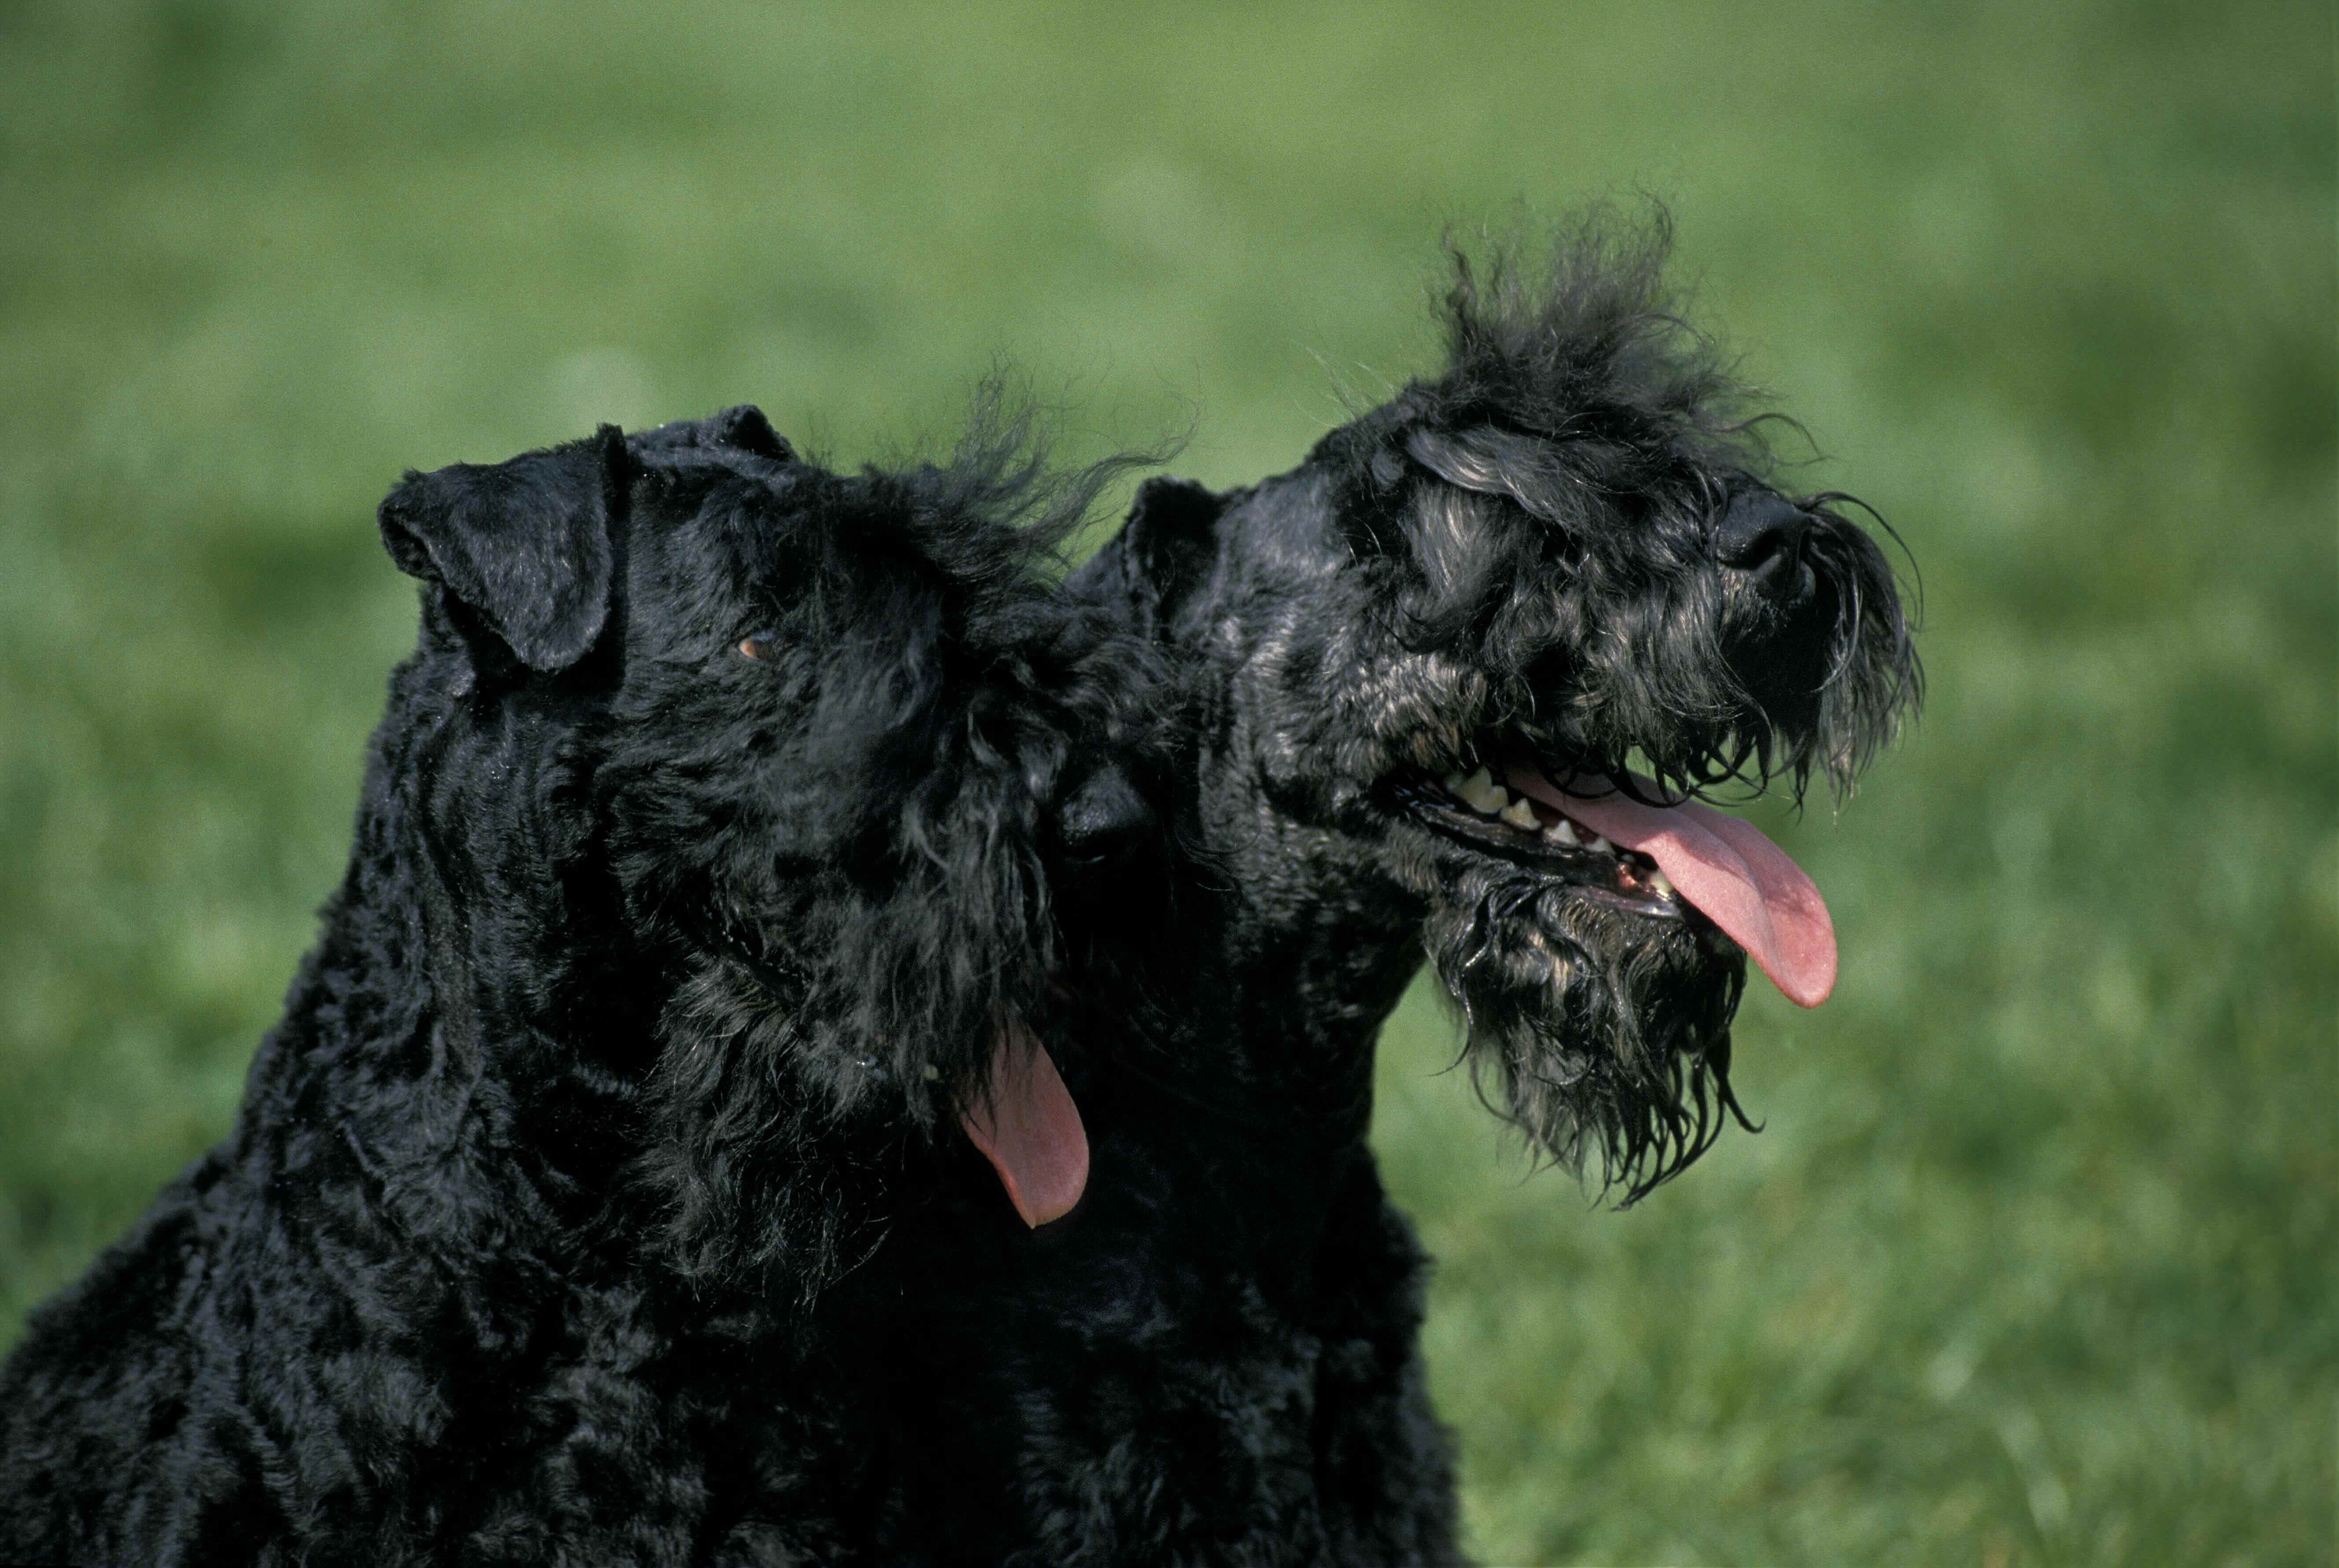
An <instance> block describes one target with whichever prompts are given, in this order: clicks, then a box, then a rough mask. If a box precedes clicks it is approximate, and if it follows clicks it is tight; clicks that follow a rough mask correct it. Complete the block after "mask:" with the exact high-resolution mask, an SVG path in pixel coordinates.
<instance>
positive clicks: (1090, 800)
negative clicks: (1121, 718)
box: [1056, 763, 1154, 871]
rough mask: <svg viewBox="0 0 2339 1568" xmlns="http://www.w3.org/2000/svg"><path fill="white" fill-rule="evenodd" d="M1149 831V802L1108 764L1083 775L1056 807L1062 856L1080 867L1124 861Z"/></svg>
mask: <svg viewBox="0 0 2339 1568" xmlns="http://www.w3.org/2000/svg"><path fill="white" fill-rule="evenodd" d="M1153 831H1154V815H1153V807H1152V805H1151V804H1150V803H1149V802H1148V801H1147V800H1146V798H1145V796H1144V794H1142V793H1141V792H1140V790H1139V789H1138V787H1137V786H1136V784H1133V783H1131V782H1130V777H1129V775H1128V774H1126V773H1123V772H1122V771H1121V770H1120V767H1119V766H1118V765H1117V764H1111V763H1107V764H1104V765H1102V766H1101V767H1099V768H1098V769H1097V770H1096V771H1095V772H1093V773H1091V774H1089V776H1088V777H1087V778H1086V779H1084V780H1082V781H1081V783H1080V784H1079V785H1077V786H1076V787H1075V788H1073V789H1072V790H1071V793H1070V794H1067V795H1066V796H1065V797H1064V800H1063V802H1062V804H1061V806H1060V807H1059V808H1058V812H1057V817H1056V836H1057V840H1058V842H1059V843H1061V844H1062V845H1063V848H1064V858H1065V859H1066V860H1067V861H1068V862H1070V863H1071V864H1072V865H1073V866H1075V867H1078V868H1080V869H1081V870H1084V871H1096V870H1104V869H1110V868H1111V867H1114V866H1118V865H1121V864H1124V863H1127V862H1128V860H1129V859H1130V856H1131V855H1133V854H1134V853H1136V852H1137V850H1138V849H1139V848H1140V846H1141V845H1142V844H1143V843H1144V842H1145V841H1146V839H1147V838H1148V837H1149V836H1150V835H1151V833H1153Z"/></svg>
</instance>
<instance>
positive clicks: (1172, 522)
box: [1071, 478, 1227, 638]
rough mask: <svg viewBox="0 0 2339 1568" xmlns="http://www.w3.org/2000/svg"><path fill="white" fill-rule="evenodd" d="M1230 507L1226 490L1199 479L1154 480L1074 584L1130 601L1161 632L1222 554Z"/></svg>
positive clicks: (1145, 627) (1142, 621)
mask: <svg viewBox="0 0 2339 1568" xmlns="http://www.w3.org/2000/svg"><path fill="white" fill-rule="evenodd" d="M1226 509H1227V498H1226V497H1224V496H1221V495H1219V494H1218V493H1217V492H1216V491H1214V490H1209V489H1205V488H1203V487H1201V486H1200V485H1198V484H1195V483H1193V482H1192V481H1191V480H1189V479H1169V478H1158V479H1148V480H1146V481H1145V483H1143V484H1142V485H1140V486H1139V487H1138V488H1137V498H1136V499H1135V500H1134V501H1132V502H1131V503H1130V509H1129V521H1128V522H1126V523H1124V524H1122V525H1121V529H1120V533H1119V534H1118V535H1116V536H1114V537H1113V538H1112V540H1111V541H1110V543H1108V544H1107V545H1106V546H1105V547H1104V548H1102V549H1101V550H1099V551H1098V552H1097V554H1096V556H1095V557H1094V558H1092V559H1091V560H1090V561H1089V562H1088V564H1087V565H1085V566H1083V567H1081V569H1080V570H1079V571H1078V572H1076V573H1074V574H1073V577H1072V581H1071V587H1072V588H1073V590H1074V591H1075V592H1076V593H1080V594H1081V595H1083V596H1084V597H1089V598H1091V600H1094V599H1096V598H1100V597H1102V598H1110V599H1115V600H1119V601H1121V602H1123V603H1125V604H1127V605H1128V606H1129V607H1130V609H1131V610H1133V611H1134V612H1135V613H1136V621H1137V625H1138V626H1139V627H1140V629H1141V630H1142V631H1143V632H1144V633H1145V635H1146V636H1150V637H1155V638H1159V637H1160V636H1161V633H1162V627H1163V626H1165V625H1167V623H1168V622H1169V620H1170V619H1171V618H1172V617H1173V616H1176V615H1177V613H1178V606H1179V605H1180V604H1181V603H1182V602H1184V600H1185V599H1186V597H1188V596H1189V594H1191V593H1192V592H1193V591H1194V590H1195V589H1196V588H1198V587H1200V586H1201V585H1202V583H1203V581H1204V579H1206V578H1207V577H1209V572H1210V567H1211V565H1212V564H1213V563H1214V562H1215V561H1216V560H1217V558H1218V553H1219V536H1218V528H1219V513H1221V512H1223V511H1225V510H1226Z"/></svg>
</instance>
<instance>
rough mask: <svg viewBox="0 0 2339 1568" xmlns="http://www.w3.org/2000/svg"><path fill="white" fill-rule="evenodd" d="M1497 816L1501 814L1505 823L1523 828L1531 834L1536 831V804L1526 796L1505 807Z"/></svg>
mask: <svg viewBox="0 0 2339 1568" xmlns="http://www.w3.org/2000/svg"><path fill="white" fill-rule="evenodd" d="M1499 815H1500V816H1501V817H1502V819H1503V820H1504V821H1505V822H1506V823H1510V824H1511V825H1512V826H1513V827H1523V828H1525V829H1526V830H1527V831H1528V832H1529V833H1533V832H1534V831H1535V802H1533V801H1531V800H1529V799H1527V797H1526V796H1525V795H1521V796H1520V797H1519V798H1518V799H1516V800H1515V801H1513V802H1512V803H1511V804H1508V805H1506V806H1505V807H1504V808H1503V809H1502V811H1501V812H1500V813H1499Z"/></svg>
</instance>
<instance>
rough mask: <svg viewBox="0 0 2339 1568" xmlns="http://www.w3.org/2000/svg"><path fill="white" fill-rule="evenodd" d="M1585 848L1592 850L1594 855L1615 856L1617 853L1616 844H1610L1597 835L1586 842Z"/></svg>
mask: <svg viewBox="0 0 2339 1568" xmlns="http://www.w3.org/2000/svg"><path fill="white" fill-rule="evenodd" d="M1584 848H1585V849H1588V850H1590V851H1591V852H1592V853H1594V854H1614V853H1615V852H1616V846H1615V845H1614V844H1612V843H1609V842H1608V841H1607V840H1606V839H1604V838H1603V837H1601V836H1600V835H1599V834H1598V833H1594V834H1593V835H1592V836H1591V837H1590V838H1588V839H1586V840H1584Z"/></svg>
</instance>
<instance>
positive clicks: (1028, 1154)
mask: <svg viewBox="0 0 2339 1568" xmlns="http://www.w3.org/2000/svg"><path fill="white" fill-rule="evenodd" d="M993 1049H994V1050H995V1051H996V1053H997V1054H996V1056H995V1058H994V1059H993V1060H992V1064H991V1087H990V1090H989V1092H987V1093H986V1094H985V1095H984V1096H983V1098H982V1100H979V1101H977V1102H976V1103H975V1104H973V1105H971V1106H969V1107H967V1109H965V1110H964V1111H962V1112H961V1113H960V1116H959V1125H960V1126H962V1127H963V1128H965V1129H966V1136H967V1137H968V1138H969V1139H971V1140H972V1142H973V1144H974V1146H975V1148H977V1149H981V1150H982V1157H983V1158H984V1159H988V1160H989V1161H991V1168H992V1169H993V1170H996V1171H997V1172H999V1184H1000V1185H1001V1186H1002V1187H1004V1188H1007V1201H1008V1202H1010V1203H1012V1204H1013V1205H1014V1206H1015V1212H1016V1213H1017V1214H1019V1215H1021V1216H1022V1217H1023V1223H1024V1224H1026V1225H1028V1226H1030V1227H1031V1228H1033V1229H1035V1230H1036V1229H1038V1228H1040V1227H1041V1226H1042V1225H1045V1224H1047V1223H1048V1222H1049V1221H1050V1220H1051V1219H1061V1218H1063V1217H1064V1215H1065V1214H1066V1212H1068V1211H1069V1210H1070V1209H1071V1207H1072V1205H1073V1204H1075V1203H1078V1202H1079V1201H1080V1200H1081V1191H1082V1189H1084V1188H1086V1187H1087V1186H1088V1184H1089V1134H1088V1129H1086V1128H1085V1127H1082V1126H1081V1109H1080V1107H1078V1106H1076V1105H1074V1104H1073V1103H1072V1095H1071V1090H1068V1089H1066V1088H1065V1087H1064V1080H1063V1078H1062V1077H1061V1075H1060V1074H1059V1073H1058V1072H1057V1071H1056V1064H1055V1063H1054V1062H1053V1061H1052V1060H1050V1059H1049V1056H1048V1051H1047V1048H1046V1047H1045V1046H1043V1045H1041V1043H1040V1037H1039V1036H1038V1035H1036V1034H1033V1033H1032V1032H1031V1026H1030V1025H1029V1024H1027V1023H1025V1022H1024V1021H1022V1020H1021V1019H1020V1018H1011V1019H1009V1020H1008V1021H1007V1023H1006V1026H1005V1027H1004V1028H1002V1029H1001V1030H1000V1031H999V1041H998V1044H997V1045H996V1046H995V1047H994V1048H993Z"/></svg>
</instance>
